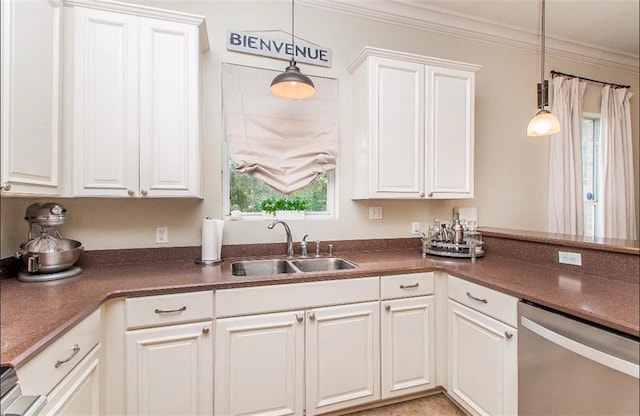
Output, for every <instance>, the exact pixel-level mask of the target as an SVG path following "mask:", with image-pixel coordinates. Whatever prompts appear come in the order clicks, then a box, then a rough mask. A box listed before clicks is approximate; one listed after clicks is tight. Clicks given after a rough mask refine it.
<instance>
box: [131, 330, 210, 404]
mask: <svg viewBox="0 0 640 416" xmlns="http://www.w3.org/2000/svg"><path fill="white" fill-rule="evenodd" d="M212 331H213V323H212V322H211V321H208V322H199V323H192V324H184V325H175V326H167V327H159V328H149V329H141V330H137V331H128V332H127V334H126V362H127V369H126V378H125V383H126V392H127V394H126V402H127V403H126V409H127V414H129V415H149V414H154V415H158V414H163V415H168V414H172V415H188V414H190V415H196V414H198V415H200V414H211V413H212V412H213V397H212V394H211V392H212V391H213V334H212Z"/></svg>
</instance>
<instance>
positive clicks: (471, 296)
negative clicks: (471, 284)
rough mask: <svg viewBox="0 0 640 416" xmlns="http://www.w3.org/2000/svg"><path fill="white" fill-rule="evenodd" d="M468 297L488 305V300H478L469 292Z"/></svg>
mask: <svg viewBox="0 0 640 416" xmlns="http://www.w3.org/2000/svg"><path fill="white" fill-rule="evenodd" d="M467 296H468V297H470V298H471V299H473V300H477V301H478V302H482V303H488V301H487V300H486V299H480V298H477V297H475V296H473V295H472V294H471V293H469V292H467Z"/></svg>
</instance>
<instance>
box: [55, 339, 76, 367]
mask: <svg viewBox="0 0 640 416" xmlns="http://www.w3.org/2000/svg"><path fill="white" fill-rule="evenodd" d="M79 352H80V346H79V345H78V344H75V345H74V346H73V349H72V351H71V355H70V356H69V358H66V359H64V360H58V361H56V368H58V367H60V366H61V365H62V364H64V363H68V362H69V361H71V359H72V358H73V357H75V356H76V354H78V353H79Z"/></svg>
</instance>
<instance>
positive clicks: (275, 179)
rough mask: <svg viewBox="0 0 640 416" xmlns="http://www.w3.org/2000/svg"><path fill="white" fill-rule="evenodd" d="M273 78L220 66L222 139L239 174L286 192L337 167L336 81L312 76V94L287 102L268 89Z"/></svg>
mask: <svg viewBox="0 0 640 416" xmlns="http://www.w3.org/2000/svg"><path fill="white" fill-rule="evenodd" d="M277 74H278V72H277V71H272V70H266V69H260V68H252V67H246V66H240V65H233V64H223V65H222V85H223V87H222V91H223V96H222V101H223V113H224V123H225V133H226V134H225V136H226V141H227V144H228V150H229V157H230V158H231V159H232V160H233V161H234V162H235V166H236V171H237V172H240V173H247V174H250V175H253V176H255V177H257V178H259V179H261V180H262V181H264V182H265V183H267V184H269V185H270V186H272V187H273V188H275V189H277V190H278V191H280V192H282V193H284V194H289V193H291V192H293V191H295V190H297V189H300V188H303V187H305V186H306V185H308V184H309V183H311V182H312V181H313V180H314V179H315V178H316V177H317V176H318V175H320V174H322V173H324V172H327V171H330V170H332V169H335V167H336V158H337V156H338V143H339V121H340V109H339V100H338V81H337V80H335V79H328V78H318V77H310V78H311V79H312V80H313V83H314V84H315V86H316V94H315V95H314V96H313V97H311V98H309V99H306V100H287V99H283V98H278V97H275V96H273V95H272V94H271V92H270V91H269V86H270V85H271V80H273V78H274V77H275V76H276V75H277Z"/></svg>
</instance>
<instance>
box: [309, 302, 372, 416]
mask: <svg viewBox="0 0 640 416" xmlns="http://www.w3.org/2000/svg"><path fill="white" fill-rule="evenodd" d="M378 310H379V302H377V301H376V302H367V303H359V304H354V305H343V306H334V307H327V308H318V309H314V310H311V311H309V312H307V320H306V331H307V334H306V335H307V343H306V374H307V376H306V390H307V396H306V397H307V399H306V404H307V412H306V414H307V415H316V414H319V413H325V412H329V411H332V410H338V409H343V408H345V407H349V406H355V405H358V404H363V403H368V402H371V401H373V400H377V399H379V398H380V359H379V344H380V327H379V318H378Z"/></svg>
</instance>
